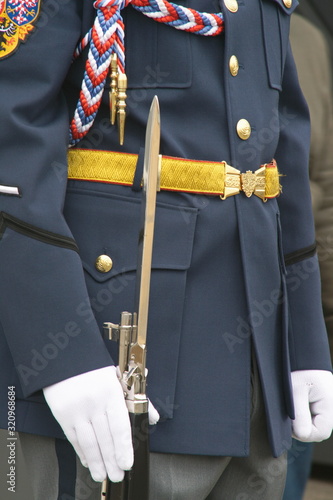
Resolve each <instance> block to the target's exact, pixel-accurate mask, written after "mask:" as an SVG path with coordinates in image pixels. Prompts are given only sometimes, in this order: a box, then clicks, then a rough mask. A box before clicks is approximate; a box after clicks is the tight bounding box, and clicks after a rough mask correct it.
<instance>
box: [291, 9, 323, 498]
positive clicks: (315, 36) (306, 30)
mask: <svg viewBox="0 0 333 500" xmlns="http://www.w3.org/2000/svg"><path fill="white" fill-rule="evenodd" d="M301 6H302V7H303V8H302V9H299V10H298V11H297V12H298V13H299V12H302V15H299V14H294V15H293V16H292V19H291V33H290V39H291V45H292V49H293V53H294V57H295V61H296V65H297V69H298V73H299V80H300V84H301V87H302V89H303V92H304V95H305V98H306V100H307V102H308V105H309V109H310V115H311V149H310V172H309V173H310V182H311V193H312V206H313V211H314V216H315V224H316V239H317V246H318V257H319V262H320V269H321V276H322V300H323V308H324V313H325V321H326V326H327V330H328V334H329V340H330V347H331V355H333V89H332V67H333V64H332V61H333V59H332V56H331V53H330V50H329V45H328V40H327V37H326V35H324V33H326V32H328V31H329V30H331V31H330V33H331V43H332V50H333V2H332V0H320V1H318V0H303V1H302V2H301ZM325 8H326V9H327V11H326V10H325ZM312 11H314V12H312ZM329 12H331V15H329ZM303 13H304V14H305V15H309V16H310V19H312V18H313V20H314V19H315V18H316V19H317V23H318V26H319V25H320V23H321V22H322V23H323V26H321V25H320V28H318V27H316V26H315V25H314V24H313V23H312V22H310V21H309V20H308V19H306V18H305V17H303ZM314 14H316V16H315V15H314ZM332 54H333V52H332ZM329 446H330V448H331V450H332V451H331V453H330V455H331V457H333V438H332V437H331V439H330V440H329ZM312 456H313V444H312V443H302V442H299V441H296V440H294V442H293V447H292V449H291V450H290V452H289V456H288V474H287V482H286V488H285V494H284V497H283V500H301V499H302V498H303V496H304V491H305V487H306V483H307V480H308V477H309V475H310V471H311V465H312ZM332 460H333V458H332Z"/></svg>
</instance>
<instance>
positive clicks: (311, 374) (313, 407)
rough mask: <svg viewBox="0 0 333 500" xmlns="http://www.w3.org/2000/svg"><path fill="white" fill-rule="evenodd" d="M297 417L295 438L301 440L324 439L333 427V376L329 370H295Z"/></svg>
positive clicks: (294, 431)
mask: <svg viewBox="0 0 333 500" xmlns="http://www.w3.org/2000/svg"><path fill="white" fill-rule="evenodd" d="M291 381H292V387H293V396H294V405H295V420H294V421H293V424H292V427H293V437H294V438H295V439H298V440H299V441H305V442H311V441H323V440H324V439H328V438H329V437H330V435H331V432H332V428H333V375H332V373H331V372H329V371H326V370H299V371H294V372H292V373H291Z"/></svg>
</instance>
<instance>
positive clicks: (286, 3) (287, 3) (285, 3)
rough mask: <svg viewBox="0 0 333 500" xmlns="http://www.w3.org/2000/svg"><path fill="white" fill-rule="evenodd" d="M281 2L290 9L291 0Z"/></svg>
mask: <svg viewBox="0 0 333 500" xmlns="http://www.w3.org/2000/svg"><path fill="white" fill-rule="evenodd" d="M283 3H284V5H285V6H286V7H287V9H290V7H291V6H292V4H293V0H283Z"/></svg>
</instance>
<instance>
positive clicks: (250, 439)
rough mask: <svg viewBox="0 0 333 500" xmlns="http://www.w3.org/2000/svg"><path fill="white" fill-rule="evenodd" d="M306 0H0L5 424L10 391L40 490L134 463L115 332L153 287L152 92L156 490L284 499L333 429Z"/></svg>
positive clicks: (92, 488) (71, 493) (162, 498)
mask: <svg viewBox="0 0 333 500" xmlns="http://www.w3.org/2000/svg"><path fill="white" fill-rule="evenodd" d="M52 1H53V0H52ZM130 4H131V5H130ZM297 4H298V2H297V0H252V1H250V0H242V1H241V0H239V1H237V0H219V1H217V0H205V1H204V0H189V1H186V2H185V1H181V2H177V3H173V4H170V3H168V2H166V1H165V0H163V1H162V0H161V1H158V2H155V1H153V0H145V1H139V0H132V2H127V1H126V2H125V1H123V2H121V1H118V0H98V1H96V2H95V3H93V2H90V1H85V2H81V1H79V0H67V1H66V2H65V1H61V2H59V3H54V2H53V3H52V2H51V0H49V1H48V0H45V1H44V2H40V1H39V0H31V1H27V0H22V1H21V2H19V3H18V2H16V1H14V0H7V2H1V3H0V9H1V28H0V29H1V34H2V38H1V41H0V44H1V52H0V58H1V60H0V65H1V70H2V71H1V79H0V88H1V92H0V95H1V97H2V101H1V168H0V200H1V219H0V220H1V224H0V227H1V243H0V255H1V262H2V266H1V279H0V286H1V297H2V300H1V306H0V307H1V309H0V318H1V319H0V321H1V337H0V342H1V351H0V352H1V366H2V373H3V375H2V377H1V380H2V382H1V397H2V402H1V426H2V427H3V428H7V421H8V419H7V398H8V388H9V387H10V388H11V391H14V392H15V395H16V424H15V425H16V430H17V431H19V432H20V437H21V443H22V447H23V452H24V454H25V456H26V457H27V463H28V465H29V466H30V467H31V468H32V470H33V478H32V480H33V483H34V484H33V488H34V491H35V497H34V498H35V499H36V500H40V499H42V498H43V499H45V498H47V499H48V500H51V499H52V500H53V499H57V498H61V499H62V500H64V499H67V500H68V499H69V498H76V500H78V499H80V498H98V495H99V494H100V493H99V487H98V485H99V482H101V481H102V480H103V479H104V478H105V477H106V476H108V477H109V478H110V479H111V481H120V480H121V479H122V477H123V474H124V470H126V469H129V468H130V467H131V465H132V460H133V458H132V454H133V450H132V445H131V435H130V426H129V419H128V415H127V409H126V406H125V402H124V398H123V393H122V389H121V386H120V384H119V381H118V379H117V375H116V369H115V365H116V364H117V353H116V348H115V346H113V343H112V342H110V341H104V340H103V338H102V335H101V329H102V325H103V323H104V322H105V321H117V319H118V317H119V313H120V312H121V311H124V310H129V309H131V308H132V304H133V300H134V290H135V268H136V252H137V229H138V220H139V215H138V212H139V210H138V207H139V205H140V199H141V193H140V179H141V174H140V165H141V158H142V148H143V146H144V134H145V127H146V122H147V116H148V111H149V107H150V103H151V101H152V98H153V96H154V95H157V96H158V98H159V102H160V108H161V151H160V152H161V154H162V168H161V191H160V192H159V193H158V194H157V213H156V229H155V241H154V254H153V263H152V283H151V300H150V316H149V331H148V358H147V366H148V369H149V387H148V394H149V398H150V401H151V402H152V406H151V411H150V417H151V422H152V423H156V421H157V419H158V416H157V414H156V410H155V408H156V409H157V411H158V413H159V415H160V420H159V422H158V423H157V424H156V425H155V426H152V428H151V432H150V442H151V471H152V473H151V490H150V499H151V500H170V498H174V499H177V500H181V499H186V500H206V499H209V500H216V499H219V500H220V499H228V500H230V499H237V500H244V499H256V500H260V499H262V500H264V499H265V500H267V499H268V498H269V499H270V500H272V499H278V498H281V496H282V493H283V488H284V481H285V470H286V449H288V447H289V446H290V444H291V436H292V433H293V434H294V435H295V436H296V437H297V438H298V439H301V440H305V441H316V440H322V439H325V438H327V437H328V436H329V435H330V433H331V430H332V423H333V395H332V394H333V382H332V373H331V360H330V356H329V348H328V342H327V335H326V331H325V326H324V321H323V316H322V310H321V297H320V280H319V269H318V262H317V256H316V247H315V235H314V228H313V221H312V209H311V200H310V192H309V181H308V149H309V118H308V110H307V106H306V103H305V101H304V98H303V96H302V94H301V92H300V89H299V85H298V80H297V75H296V70H295V66H294V62H293V58H292V54H291V51H290V47H289V42H288V34H289V23H290V15H291V14H292V12H293V10H294V9H295V8H296V6H297ZM158 21H160V22H158ZM92 27H94V28H93V29H91V28H92ZM176 28H178V29H176ZM124 30H125V39H124V40H125V42H124V40H123V34H124ZM79 42H80V43H79ZM78 43H79V45H78ZM123 43H125V51H124V50H123ZM77 47H78V49H77V50H76V48H77ZM124 53H125V56H126V57H125V60H124ZM73 54H74V58H73ZM114 55H116V56H117V60H116V62H117V65H116V68H115V69H114V71H115V73H116V76H114V77H113V78H111V80H110V79H109V77H108V75H109V73H110V65H111V61H112V60H114V59H115V58H114ZM125 64H126V66H125ZM111 70H112V68H111ZM125 72H126V75H127V82H128V83H127V91H126V92H125V83H124V81H125V77H124V76H123V75H124V74H125ZM111 73H112V71H111ZM120 75H122V76H120ZM82 81H83V84H82ZM115 82H116V87H117V88H116V91H117V92H116V94H117V101H116V114H118V115H119V116H120V117H124V114H123V110H124V106H125V103H124V99H123V98H124V93H127V100H126V122H125V125H124V120H121V121H120V127H117V126H116V125H112V124H110V110H109V90H112V88H113V87H114V84H115ZM80 89H81V90H80ZM113 109H114V107H113ZM72 117H73V118H72ZM111 119H112V121H113V119H114V117H113V118H112V117H111ZM69 126H70V131H69ZM118 129H120V130H118ZM119 132H120V139H119ZM123 134H124V136H123ZM69 138H70V139H69ZM69 141H70V146H71V147H70V149H69V148H68V144H69ZM281 186H282V187H281ZM65 436H66V437H67V440H66V439H65ZM71 445H73V447H74V448H73V447H72V446H71ZM74 450H75V452H76V454H77V455H78V457H79V458H80V461H79V460H78V461H77V464H76V454H75V452H74ZM41 463H42V466H40V464H41ZM80 463H82V464H83V465H84V466H85V467H87V468H88V469H89V473H91V476H92V478H93V479H94V481H95V482H94V481H93V480H92V479H91V478H90V476H89V477H87V475H86V474H85V471H87V469H85V468H83V467H82V465H81V464H80ZM89 495H90V496H89Z"/></svg>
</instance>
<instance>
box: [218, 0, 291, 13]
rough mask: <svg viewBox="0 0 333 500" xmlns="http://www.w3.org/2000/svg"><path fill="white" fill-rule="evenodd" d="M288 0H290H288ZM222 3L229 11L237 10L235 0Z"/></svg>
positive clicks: (225, 0)
mask: <svg viewBox="0 0 333 500" xmlns="http://www.w3.org/2000/svg"><path fill="white" fill-rule="evenodd" d="M289 1H290V0H289ZM224 5H225V6H226V8H227V9H228V10H230V12H237V11H238V2H237V0H224Z"/></svg>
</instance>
